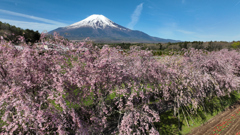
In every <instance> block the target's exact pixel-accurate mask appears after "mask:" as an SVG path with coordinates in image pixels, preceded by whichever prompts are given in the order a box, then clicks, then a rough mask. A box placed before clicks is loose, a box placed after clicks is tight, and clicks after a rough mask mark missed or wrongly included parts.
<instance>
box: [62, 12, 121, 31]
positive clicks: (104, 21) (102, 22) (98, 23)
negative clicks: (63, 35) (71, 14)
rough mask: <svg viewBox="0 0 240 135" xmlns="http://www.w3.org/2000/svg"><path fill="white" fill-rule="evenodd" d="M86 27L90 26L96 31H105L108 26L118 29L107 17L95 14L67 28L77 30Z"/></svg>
mask: <svg viewBox="0 0 240 135" xmlns="http://www.w3.org/2000/svg"><path fill="white" fill-rule="evenodd" d="M84 26H90V27H92V28H94V29H97V28H100V29H104V28H105V27H106V26H110V27H116V28H117V27H118V26H117V25H115V23H114V22H112V21H111V20H109V19H108V18H107V17H105V16H103V15H97V14H94V15H91V16H89V17H87V18H86V19H84V20H82V21H80V22H77V23H74V24H72V25H69V26H67V27H66V28H68V29H75V28H79V27H84Z"/></svg>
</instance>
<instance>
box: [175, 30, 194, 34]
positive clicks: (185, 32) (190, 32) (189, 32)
mask: <svg viewBox="0 0 240 135" xmlns="http://www.w3.org/2000/svg"><path fill="white" fill-rule="evenodd" d="M176 31H178V32H181V33H183V34H194V33H195V32H192V31H187V30H176Z"/></svg>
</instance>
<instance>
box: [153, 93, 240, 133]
mask: <svg viewBox="0 0 240 135" xmlns="http://www.w3.org/2000/svg"><path fill="white" fill-rule="evenodd" d="M238 100H240V93H237V92H233V93H231V97H230V98H229V97H228V96H225V97H223V98H221V99H220V98H217V97H215V98H213V99H212V100H206V101H205V111H204V109H203V108H199V109H198V111H197V114H195V115H190V116H191V118H190V116H188V114H187V113H186V112H185V111H184V113H185V116H186V117H184V115H183V113H182V110H183V109H184V110H185V109H186V108H181V109H180V110H179V112H180V121H179V120H178V118H177V117H174V116H173V111H172V110H171V111H167V112H165V113H163V114H162V115H161V116H160V118H161V122H160V123H156V127H158V129H159V131H160V134H161V135H186V134H188V133H189V132H190V131H191V130H192V129H194V128H196V127H199V126H201V125H202V124H204V123H206V122H207V121H208V120H210V119H211V118H213V117H214V116H216V115H217V114H219V113H220V112H222V111H224V110H225V109H226V108H227V107H229V106H231V105H232V104H234V103H235V102H237V101H238ZM188 125H189V126H188ZM179 127H180V130H179Z"/></svg>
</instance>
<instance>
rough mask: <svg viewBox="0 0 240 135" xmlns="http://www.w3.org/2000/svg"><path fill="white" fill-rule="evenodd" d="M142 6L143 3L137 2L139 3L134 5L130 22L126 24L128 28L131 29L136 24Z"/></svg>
mask: <svg viewBox="0 0 240 135" xmlns="http://www.w3.org/2000/svg"><path fill="white" fill-rule="evenodd" d="M142 8H143V3H141V4H139V5H138V6H137V7H136V9H135V11H134V12H133V14H132V17H131V18H132V20H131V22H130V23H129V24H128V28H129V29H133V27H134V26H135V25H136V24H137V22H138V19H139V17H140V15H141V12H142Z"/></svg>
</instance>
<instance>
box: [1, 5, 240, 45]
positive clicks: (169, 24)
mask: <svg viewBox="0 0 240 135" xmlns="http://www.w3.org/2000/svg"><path fill="white" fill-rule="evenodd" d="M92 14H102V15H104V16H106V17H107V18H109V19H110V20H112V21H113V22H115V23H117V24H119V25H122V26H124V27H127V28H130V29H133V30H140V31H143V32H145V33H147V34H149V35H151V36H155V37H160V38H166V39H175V40H182V41H211V40H212V41H233V40H234V41H238V40H240V0H131V1H130V0H87V1H86V0H0V21H2V22H7V23H9V24H11V25H15V26H17V27H21V28H24V29H27V28H28V29H33V30H38V31H39V32H42V31H43V30H47V31H51V30H53V29H56V28H58V27H64V26H68V25H70V24H73V23H75V22H78V21H81V20H83V19H85V18H87V17H88V16H90V15H92Z"/></svg>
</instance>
